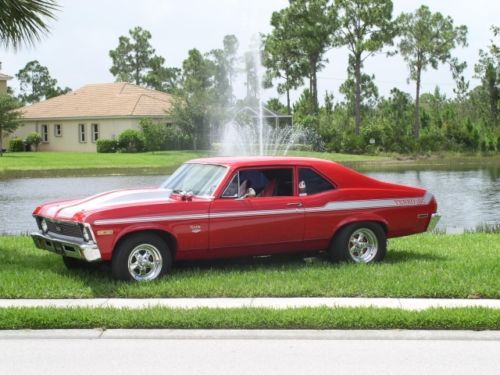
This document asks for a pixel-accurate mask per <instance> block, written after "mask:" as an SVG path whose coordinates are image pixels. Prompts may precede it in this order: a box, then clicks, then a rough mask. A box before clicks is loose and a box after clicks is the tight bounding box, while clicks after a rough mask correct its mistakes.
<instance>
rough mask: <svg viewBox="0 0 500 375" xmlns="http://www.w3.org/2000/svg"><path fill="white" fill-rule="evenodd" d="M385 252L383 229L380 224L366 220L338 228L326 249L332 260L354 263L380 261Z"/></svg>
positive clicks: (385, 240) (385, 242) (385, 244)
mask: <svg viewBox="0 0 500 375" xmlns="http://www.w3.org/2000/svg"><path fill="white" fill-rule="evenodd" d="M357 241H358V242H357ZM365 244H366V246H365ZM350 249H352V251H351V250H350ZM386 252H387V236H386V234H385V231H384V229H383V228H382V226H381V225H380V224H378V223H375V222H368V221H367V222H359V223H352V224H348V225H346V226H345V227H343V228H342V229H340V230H339V231H338V232H337V233H336V234H335V236H334V238H333V240H332V243H331V245H330V249H329V250H328V253H329V256H330V259H332V260H333V261H344V262H356V263H373V262H380V261H382V260H383V259H384V257H385V254H386Z"/></svg>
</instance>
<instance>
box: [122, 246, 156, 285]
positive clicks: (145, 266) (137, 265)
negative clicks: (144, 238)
mask: <svg viewBox="0 0 500 375" xmlns="http://www.w3.org/2000/svg"><path fill="white" fill-rule="evenodd" d="M162 266H163V259H162V256H161V253H160V251H159V250H158V249H157V248H156V247H155V246H153V245H150V244H140V245H138V246H136V247H135V248H134V249H132V251H131V252H130V255H129V257H128V271H129V273H130V276H132V277H133V278H134V279H135V280H137V281H149V280H154V279H156V277H158V275H159V274H160V272H161V268H162Z"/></svg>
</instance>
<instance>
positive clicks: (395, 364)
mask: <svg viewBox="0 0 500 375" xmlns="http://www.w3.org/2000/svg"><path fill="white" fill-rule="evenodd" d="M68 332H69V333H68ZM158 332H159V333H158ZM138 373H152V374H217V375H219V374H238V375H239V374H242V375H243V374H252V375H254V374H287V375H291V374H301V375H304V374H315V375H318V374H349V375H355V374H398V375H400V374H405V375H407V374H426V375H427V374H439V375H443V374H453V375H458V374H472V373H475V374H481V375H487V374H495V375H498V374H500V334H499V333H498V332H492V333H489V334H488V333H484V332H483V333H482V332H478V333H474V332H456V333H455V332H432V331H429V332H423V331H419V332H417V333H415V331H413V332H412V331H279V332H276V331H219V330H217V331H176V330H175V331H172V330H168V331H113V330H111V331H105V332H104V333H103V332H102V331H49V333H48V334H44V333H43V332H42V333H40V332H36V331H35V332H31V333H30V332H26V333H24V334H23V333H21V334H19V333H18V332H11V333H9V332H7V333H6V332H3V333H0V374H2V375H4V374H5V375H10V374H37V375H38V374H51V375H57V374H65V375H66V374H72V375H77V374H85V375H88V374H92V375H98V374H106V375H109V374H120V375H125V374H138Z"/></svg>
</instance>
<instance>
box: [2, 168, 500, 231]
mask: <svg viewBox="0 0 500 375" xmlns="http://www.w3.org/2000/svg"><path fill="white" fill-rule="evenodd" d="M364 173H365V174H367V175H370V176H372V177H375V178H378V179H381V180H385V181H390V182H395V183H400V184H408V185H415V186H421V187H424V188H426V189H428V190H429V191H431V192H432V193H433V194H434V195H435V196H436V199H437V201H438V207H439V208H438V210H439V212H440V213H441V215H442V219H441V222H440V224H439V227H440V228H441V229H443V230H445V229H446V230H450V229H451V230H452V231H453V229H458V230H460V229H464V228H465V229H474V228H475V227H476V226H478V225H481V224H500V165H493V166H491V165H490V166H478V167H470V166H468V167H466V168H463V169H459V168H457V167H452V166H448V167H447V168H442V167H441V168H439V169H436V168H435V167H430V168H429V169H427V168H422V167H420V168H419V169H418V170H417V169H406V170H391V171H373V170H372V171H370V172H364ZM165 178H166V177H165V176H105V177H53V178H52V177H47V178H19V179H4V180H1V179H0V233H9V234H19V233H26V232H30V231H32V230H34V229H35V222H34V220H33V218H32V217H31V212H32V211H33V209H34V208H35V207H36V206H37V205H38V204H40V203H42V202H46V201H50V200H56V199H62V198H78V197H84V196H88V195H92V194H96V193H99V192H103V191H107V190H114V189H121V188H127V187H147V186H158V185H160V184H161V183H162V182H163V181H164V180H165Z"/></svg>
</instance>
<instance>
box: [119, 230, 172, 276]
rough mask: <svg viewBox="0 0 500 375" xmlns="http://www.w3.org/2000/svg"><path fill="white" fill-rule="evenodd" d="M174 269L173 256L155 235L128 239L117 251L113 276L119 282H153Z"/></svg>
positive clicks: (135, 236)
mask: <svg viewBox="0 0 500 375" xmlns="http://www.w3.org/2000/svg"><path fill="white" fill-rule="evenodd" d="M171 267H172V254H171V252H170V249H169V248H168V246H167V244H166V243H165V241H164V240H163V239H162V238H161V237H159V236H158V235H156V234H153V233H138V234H135V235H132V236H130V237H128V238H126V239H125V240H124V241H123V242H121V243H120V244H119V246H118V248H117V249H116V250H115V254H114V255H113V260H112V262H111V271H112V273H113V276H114V277H115V278H116V279H119V280H136V281H152V280H155V279H157V278H159V277H161V276H163V275H165V274H167V272H168V271H169V270H170V268H171Z"/></svg>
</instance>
